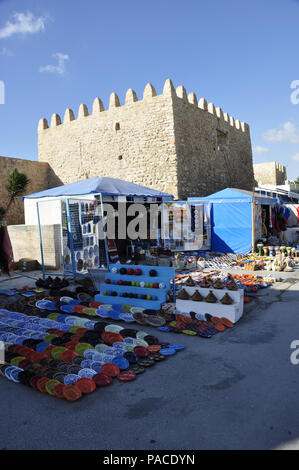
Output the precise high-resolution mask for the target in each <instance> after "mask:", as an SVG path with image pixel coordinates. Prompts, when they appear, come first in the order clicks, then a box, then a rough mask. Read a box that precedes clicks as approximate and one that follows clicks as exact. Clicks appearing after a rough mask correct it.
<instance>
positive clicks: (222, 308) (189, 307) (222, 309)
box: [176, 286, 244, 323]
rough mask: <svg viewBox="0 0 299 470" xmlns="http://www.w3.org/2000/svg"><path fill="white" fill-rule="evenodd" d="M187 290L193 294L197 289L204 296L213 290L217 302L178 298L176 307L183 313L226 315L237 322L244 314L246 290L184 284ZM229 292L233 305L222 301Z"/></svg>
mask: <svg viewBox="0 0 299 470" xmlns="http://www.w3.org/2000/svg"><path fill="white" fill-rule="evenodd" d="M184 289H185V291H186V292H187V293H188V294H189V295H190V296H191V295H193V294H194V292H195V291H196V290H197V291H198V292H199V293H200V294H201V295H202V296H203V297H204V298H206V297H207V295H208V294H209V292H210V291H212V292H213V294H214V295H215V297H217V302H216V303H209V302H205V301H204V300H203V301H201V302H196V301H194V300H191V299H190V300H181V299H177V300H176V308H177V310H179V311H180V312H182V313H190V312H195V313H200V314H203V315H204V314H205V313H209V314H210V315H213V316H216V317H225V318H227V319H228V320H230V321H232V322H233V323H236V322H237V321H238V320H239V319H240V318H241V317H242V315H243V309H244V290H243V289H238V290H235V291H233V290H228V289H213V288H204V287H188V286H184ZM226 293H227V294H229V296H230V297H231V298H232V299H233V304H231V305H223V304H222V303H221V302H220V299H222V297H223V296H224V295H225V294H226Z"/></svg>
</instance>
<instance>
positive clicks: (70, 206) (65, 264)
mask: <svg viewBox="0 0 299 470" xmlns="http://www.w3.org/2000/svg"><path fill="white" fill-rule="evenodd" d="M24 200H25V217H26V220H28V219H30V220H31V223H33V222H32V220H33V219H34V218H35V222H36V223H37V225H38V227H39V234H40V246H41V255H42V256H41V259H42V267H43V275H44V276H45V266H44V261H43V259H44V257H43V250H44V243H45V240H43V230H42V227H43V225H49V224H51V223H55V224H59V225H60V226H61V243H60V246H61V248H60V250H61V258H62V270H63V273H64V274H67V273H68V272H69V273H72V274H73V275H76V274H78V273H79V274H83V273H85V272H87V271H88V269H94V268H98V267H100V266H101V265H106V266H107V265H109V263H111V262H117V261H118V260H119V255H120V250H123V251H125V252H126V253H127V254H128V253H129V251H130V254H131V255H135V254H136V253H135V250H136V249H138V247H139V246H140V245H141V246H143V244H147V245H148V246H150V245H157V244H159V227H157V230H156V235H155V239H154V240H153V239H151V238H148V239H146V240H143V241H140V240H138V239H136V240H133V241H132V240H128V239H127V238H126V235H125V236H123V237H122V238H121V237H118V233H119V230H118V227H116V230H115V233H116V234H117V235H115V237H109V233H107V227H106V226H105V217H106V214H105V213H104V212H105V210H104V204H105V203H109V204H110V206H111V208H112V210H115V218H116V224H117V221H118V218H119V213H120V211H121V210H122V208H123V209H124V210H125V211H126V212H125V216H126V214H127V211H128V209H129V206H130V205H132V204H142V205H143V206H144V207H145V208H146V210H148V208H149V206H150V205H152V204H161V203H163V202H170V201H172V200H173V196H172V195H171V194H167V193H163V192H161V191H157V190H154V189H151V188H146V187H144V186H140V185H137V184H134V183H130V182H127V181H122V180H119V179H115V178H107V177H98V178H90V179H87V180H83V181H77V182H75V183H71V184H68V185H63V186H59V187H57V188H52V189H49V190H46V191H42V192H39V193H35V194H31V195H28V196H25V198H24ZM128 213H129V211H128ZM131 218H132V215H131ZM126 228H127V227H125V229H126ZM101 235H102V236H101ZM129 249H130V250H129Z"/></svg>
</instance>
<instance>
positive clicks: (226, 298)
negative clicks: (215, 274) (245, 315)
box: [220, 293, 234, 305]
mask: <svg viewBox="0 0 299 470" xmlns="http://www.w3.org/2000/svg"><path fill="white" fill-rule="evenodd" d="M220 302H221V303H222V304H223V305H231V304H233V303H234V301H233V299H232V298H231V297H230V295H229V294H228V293H226V294H225V295H224V296H223V297H222V299H220Z"/></svg>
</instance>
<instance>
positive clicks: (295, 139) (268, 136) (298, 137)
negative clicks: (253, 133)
mask: <svg viewBox="0 0 299 470" xmlns="http://www.w3.org/2000/svg"><path fill="white" fill-rule="evenodd" d="M263 137H264V139H265V140H266V141H268V142H289V143H292V144H298V143H299V129H297V128H296V126H295V125H294V124H293V123H292V122H285V123H284V124H283V125H282V126H281V128H280V129H269V130H268V131H266V132H265V133H264V135H263Z"/></svg>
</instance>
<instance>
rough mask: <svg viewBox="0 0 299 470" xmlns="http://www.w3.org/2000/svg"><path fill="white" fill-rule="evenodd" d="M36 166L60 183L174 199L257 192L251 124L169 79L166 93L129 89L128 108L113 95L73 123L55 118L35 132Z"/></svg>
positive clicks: (70, 117) (149, 87)
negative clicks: (117, 183)
mask: <svg viewBox="0 0 299 470" xmlns="http://www.w3.org/2000/svg"><path fill="white" fill-rule="evenodd" d="M38 149H39V161H40V162H47V163H48V164H49V165H50V167H51V168H52V171H53V175H56V176H55V178H54V179H55V181H54V179H53V181H49V185H50V187H51V186H55V185H56V186H57V178H58V179H60V181H61V182H62V183H70V182H73V181H77V180H79V179H85V178H91V177H94V176H111V177H114V178H120V179H124V180H127V181H132V182H134V183H138V184H142V185H145V186H149V187H152V188H155V189H159V190H161V191H165V192H169V193H172V194H174V195H175V196H176V197H178V198H186V197H188V196H205V195H208V194H211V193H213V192H215V191H218V190H220V189H223V188H225V187H235V188H242V189H248V190H252V187H253V183H254V178H253V165H252V148H251V139H250V131H249V126H248V124H246V123H243V122H242V123H241V122H240V121H239V120H235V119H234V118H233V117H231V116H229V115H228V114H227V113H223V111H222V109H221V108H215V106H214V104H213V103H209V104H208V103H207V102H206V100H205V99H204V98H201V99H200V100H199V101H197V98H196V95H195V93H189V95H188V96H187V94H186V90H185V88H184V87H183V86H179V87H178V88H177V89H176V90H175V89H174V87H173V84H172V82H171V80H169V79H168V80H166V82H165V85H164V89H163V93H162V94H161V95H158V96H157V94H156V91H155V89H154V87H153V86H152V85H151V84H150V83H148V84H147V85H146V87H145V89H144V93H143V99H142V100H138V98H137V96H136V93H135V92H134V91H133V90H132V89H129V90H128V91H127V93H126V98H125V104H124V105H120V101H119V98H118V96H117V95H116V94H115V93H112V94H111V96H110V103H109V109H107V110H105V109H104V106H103V103H102V101H101V100H100V99H99V98H96V99H95V100H94V102H93V109H92V113H91V114H89V112H88V109H87V106H86V105H85V104H81V105H80V107H79V112H78V117H77V119H75V116H74V113H73V111H72V110H71V109H67V110H66V111H65V115H64V119H63V123H62V121H61V118H60V116H59V115H58V114H53V115H52V118H51V124H50V127H49V125H48V122H47V120H46V119H44V118H43V119H41V120H40V121H39V126H38Z"/></svg>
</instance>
